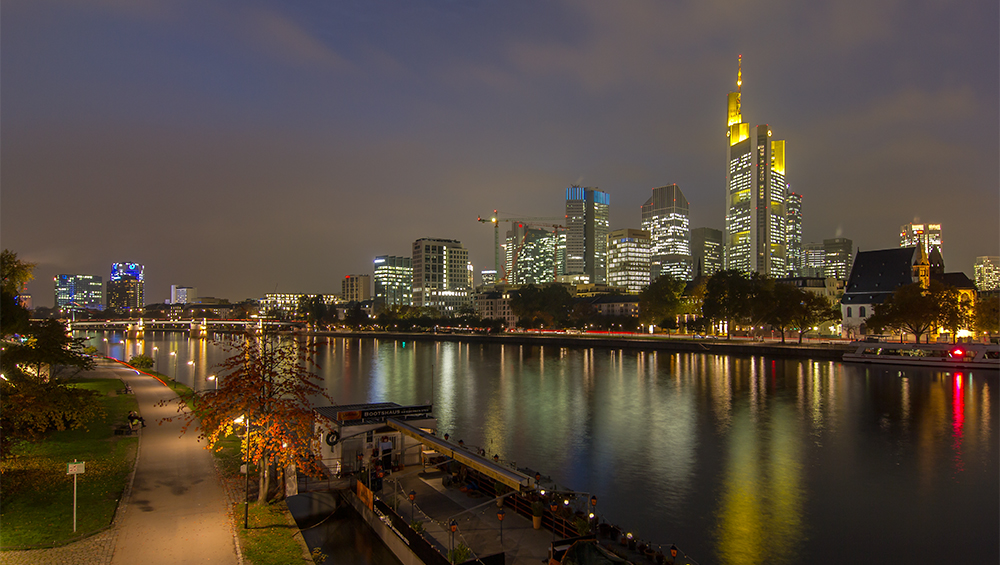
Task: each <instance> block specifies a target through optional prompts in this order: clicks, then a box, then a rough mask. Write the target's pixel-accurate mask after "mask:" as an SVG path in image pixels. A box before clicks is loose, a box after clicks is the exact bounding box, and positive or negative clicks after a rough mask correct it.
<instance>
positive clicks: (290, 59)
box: [240, 9, 350, 69]
mask: <svg viewBox="0 0 1000 565" xmlns="http://www.w3.org/2000/svg"><path fill="white" fill-rule="evenodd" d="M240 19H241V20H242V24H243V26H242V32H243V34H244V39H246V40H247V41H249V42H250V43H251V44H252V45H254V46H255V47H256V48H257V49H259V50H260V51H261V52H262V53H264V54H266V55H268V56H271V57H273V58H277V59H279V60H281V61H284V62H286V63H290V64H293V65H298V66H305V67H309V66H319V67H325V68H330V69H346V68H349V67H350V63H349V62H348V61H347V60H346V59H345V58H343V57H342V56H340V55H339V54H338V53H337V52H336V51H335V50H334V49H332V48H331V47H330V46H328V45H327V44H326V43H324V42H323V41H322V40H320V39H319V38H317V37H316V36H315V35H314V34H312V33H311V32H310V31H309V30H307V29H306V28H304V27H303V26H301V25H299V24H298V23H296V22H295V21H294V20H292V19H291V18H288V17H286V16H284V15H282V14H279V13H277V12H274V11H270V10H263V9H251V10H248V11H246V12H245V13H244V14H242V17H241V18H240Z"/></svg>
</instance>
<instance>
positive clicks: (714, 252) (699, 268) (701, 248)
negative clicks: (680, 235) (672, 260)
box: [691, 228, 722, 277]
mask: <svg viewBox="0 0 1000 565" xmlns="http://www.w3.org/2000/svg"><path fill="white" fill-rule="evenodd" d="M691 260H692V267H693V271H692V275H693V276H694V277H710V276H712V275H714V274H715V273H718V272H719V271H721V270H722V230H717V229H712V228H695V229H693V230H691Z"/></svg>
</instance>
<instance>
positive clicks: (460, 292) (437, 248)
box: [413, 238, 472, 314]
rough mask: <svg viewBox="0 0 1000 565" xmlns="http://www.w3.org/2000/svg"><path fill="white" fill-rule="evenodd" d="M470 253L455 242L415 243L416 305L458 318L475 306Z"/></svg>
mask: <svg viewBox="0 0 1000 565" xmlns="http://www.w3.org/2000/svg"><path fill="white" fill-rule="evenodd" d="M471 291H472V264H471V263H469V250H468V249H466V248H465V247H464V246H463V245H462V242H460V241H457V240H454V239H431V238H427V239H418V240H416V241H414V242H413V305H414V306H417V307H420V308H423V307H428V308H436V309H437V310H438V311H439V312H441V313H442V314H457V313H458V312H459V310H461V309H462V308H464V307H466V306H471V305H472V298H471Z"/></svg>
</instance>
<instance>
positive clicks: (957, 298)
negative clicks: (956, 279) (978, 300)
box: [931, 281, 973, 343]
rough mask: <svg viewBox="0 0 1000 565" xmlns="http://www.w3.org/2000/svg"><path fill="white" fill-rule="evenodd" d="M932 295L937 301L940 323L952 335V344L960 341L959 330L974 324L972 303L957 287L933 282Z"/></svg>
mask: <svg viewBox="0 0 1000 565" xmlns="http://www.w3.org/2000/svg"><path fill="white" fill-rule="evenodd" d="M933 286H936V287H937V288H932V291H931V295H932V296H933V297H934V298H935V299H936V300H937V303H938V304H937V308H938V323H939V324H941V327H943V328H945V329H946V330H948V331H949V332H950V333H951V342H952V343H955V342H956V340H957V339H958V336H957V334H958V330H960V329H963V328H969V327H971V326H972V325H973V324H972V322H973V312H972V301H971V300H969V297H968V296H966V295H964V294H962V293H961V292H959V291H958V289H956V288H955V287H952V286H947V285H944V284H938V283H936V281H935V282H932V287H933Z"/></svg>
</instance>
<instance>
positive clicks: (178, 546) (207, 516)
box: [0, 364, 241, 565]
mask: <svg viewBox="0 0 1000 565" xmlns="http://www.w3.org/2000/svg"><path fill="white" fill-rule="evenodd" d="M94 374H95V376H97V377H103V378H121V379H122V380H124V381H125V382H127V383H128V384H129V385H130V386H131V387H132V390H133V391H134V392H135V396H136V400H137V401H138V404H139V413H140V414H141V415H142V417H143V418H144V419H145V420H146V425H147V427H145V428H143V429H142V431H141V432H140V434H139V453H138V454H137V462H136V468H135V471H134V475H133V481H132V483H131V485H130V487H128V488H126V491H125V493H124V497H123V503H122V504H121V505H120V506H119V508H118V512H117V514H116V515H115V519H114V522H113V524H112V526H111V528H109V529H108V530H105V531H104V532H101V533H100V534H97V535H95V536H92V537H90V538H88V539H86V540H82V541H79V542H76V543H72V544H69V545H66V546H63V547H58V548H53V549H37V550H28V551H5V552H2V553H0V563H4V564H7V563H10V564H13V565H22V564H24V565H29V564H35V563H45V564H50V563H67V564H73V565H91V564H93V565H118V564H122V565H126V564H127V565H136V564H142V565H158V564H164V565H166V564H175V563H213V564H214V563H218V564H223V565H235V564H237V563H241V559H240V557H239V555H238V552H237V551H236V542H235V538H234V532H233V529H232V525H231V521H230V520H229V516H228V505H227V500H226V495H225V492H224V491H223V488H222V486H221V484H220V482H219V478H218V474H217V472H216V470H215V466H214V463H213V461H212V455H211V453H210V452H209V451H208V450H206V449H204V445H203V444H201V443H199V442H198V441H197V434H196V433H195V432H194V431H193V430H189V431H188V433H186V434H184V435H181V433H180V429H181V425H182V424H181V422H180V421H178V420H177V419H175V421H173V422H164V423H162V424H161V423H160V420H161V419H162V418H164V417H169V416H175V415H176V408H175V405H174V404H170V405H169V406H157V403H158V402H159V401H161V400H170V399H174V398H176V397H177V395H176V394H174V392H173V391H172V390H170V389H169V388H167V387H166V386H164V385H163V384H162V383H160V382H159V381H158V380H156V379H155V378H152V377H148V376H144V375H138V374H136V372H135V371H133V370H131V369H128V368H127V367H122V366H116V365H111V364H99V365H98V368H97V369H96V370H95V371H94Z"/></svg>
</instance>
